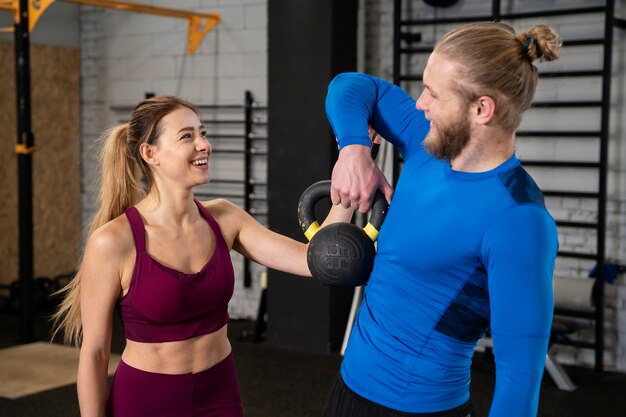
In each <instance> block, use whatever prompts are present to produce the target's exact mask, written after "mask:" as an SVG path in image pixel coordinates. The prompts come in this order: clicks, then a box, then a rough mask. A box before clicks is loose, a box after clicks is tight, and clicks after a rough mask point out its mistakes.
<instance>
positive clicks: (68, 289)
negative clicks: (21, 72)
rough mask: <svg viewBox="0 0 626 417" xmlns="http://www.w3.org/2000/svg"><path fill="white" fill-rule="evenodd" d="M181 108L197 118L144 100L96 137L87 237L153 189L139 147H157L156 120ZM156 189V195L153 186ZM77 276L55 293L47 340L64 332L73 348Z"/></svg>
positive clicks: (157, 100) (175, 101)
mask: <svg viewBox="0 0 626 417" xmlns="http://www.w3.org/2000/svg"><path fill="white" fill-rule="evenodd" d="M181 107H187V108H189V109H191V110H192V111H194V112H195V113H196V114H198V111H197V109H196V107H195V106H194V105H193V104H191V103H189V102H187V101H184V100H182V99H180V98H178V97H173V96H160V97H153V98H149V99H146V100H143V101H141V102H140V103H139V104H137V105H136V106H135V108H134V109H133V111H132V113H131V117H130V121H129V122H128V123H124V124H122V125H119V126H116V127H114V128H111V129H109V130H107V131H105V132H104V134H103V135H102V136H101V137H100V139H99V141H98V143H99V144H102V147H101V150H100V170H101V175H100V184H99V185H100V190H99V193H98V209H97V211H96V214H95V215H94V217H93V219H92V220H91V223H90V225H89V235H90V236H91V234H92V233H93V232H94V231H95V230H97V229H98V228H99V227H101V226H103V225H104V224H106V223H107V222H109V221H111V220H113V219H114V218H116V217H118V216H120V215H121V214H122V213H124V211H125V210H126V209H127V208H128V207H130V206H132V205H134V204H136V203H137V202H138V201H139V200H140V199H141V198H142V197H143V196H144V195H145V189H147V190H151V189H152V188H153V186H154V182H153V176H152V171H151V170H150V167H149V165H148V164H147V163H146V162H145V161H144V160H143V158H142V157H141V155H140V153H139V148H140V146H141V144H143V143H148V144H151V145H156V144H157V143H158V139H159V136H160V135H161V128H160V126H159V122H160V121H161V119H163V117H165V116H166V115H168V114H169V113H171V112H173V111H174V110H177V109H179V108H181ZM142 180H143V181H144V182H145V187H146V188H145V189H144V187H143V186H142ZM155 191H156V192H158V190H156V188H155ZM80 278H81V269H80V267H79V268H78V272H77V273H76V275H75V276H74V277H73V278H72V280H71V281H70V282H69V283H68V284H67V285H66V286H65V287H64V288H62V289H61V290H60V291H59V292H58V293H57V294H60V295H61V296H62V297H63V298H62V301H61V303H60V305H59V308H58V309H57V311H56V312H55V313H54V315H53V316H52V320H53V334H52V337H53V338H54V337H55V336H56V334H57V333H58V332H59V331H63V340H64V341H65V343H68V344H73V345H77V346H78V345H80V343H81V340H82V322H81V316H80Z"/></svg>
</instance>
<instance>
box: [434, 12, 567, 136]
mask: <svg viewBox="0 0 626 417" xmlns="http://www.w3.org/2000/svg"><path fill="white" fill-rule="evenodd" d="M561 45H562V41H561V39H560V38H559V36H558V34H557V33H556V32H555V31H553V30H552V29H551V28H550V27H548V26H546V25H536V26H533V27H532V28H531V29H530V30H528V31H527V32H521V33H516V32H515V30H514V29H513V28H512V27H511V26H510V25H508V24H505V23H500V22H482V23H471V24H468V25H465V26H462V27H460V28H457V29H454V30H452V31H450V32H448V33H447V34H446V35H444V36H443V37H442V38H441V40H440V41H439V42H438V43H437V45H436V46H435V48H434V50H433V52H436V53H438V54H440V55H442V56H446V57H448V58H450V59H452V60H455V61H456V62H458V63H459V64H461V69H460V74H458V75H459V77H458V78H457V80H456V82H455V83H456V87H457V90H458V92H459V93H460V94H461V95H462V96H464V97H465V99H467V100H468V102H471V101H474V100H476V99H477V98H478V97H480V96H482V95H488V96H490V97H491V98H493V99H494V101H495V102H496V113H495V116H494V118H495V120H496V121H497V122H498V123H499V125H500V126H501V127H503V128H504V129H505V130H506V131H507V132H513V131H515V129H517V127H518V126H519V124H520V122H521V120H522V114H523V113H524V111H525V110H526V109H528V107H530V104H531V102H532V100H533V97H534V95H535V90H536V88H537V78H538V74H537V67H536V66H535V65H534V64H533V62H534V61H554V60H556V59H558V58H559V51H560V48H561Z"/></svg>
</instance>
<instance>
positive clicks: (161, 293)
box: [118, 200, 235, 343]
mask: <svg viewBox="0 0 626 417" xmlns="http://www.w3.org/2000/svg"><path fill="white" fill-rule="evenodd" d="M196 204H197V206H198V208H199V210H200V213H201V215H202V217H204V219H205V220H206V221H207V223H209V225H210V226H211V230H212V231H213V235H214V236H215V240H216V245H215V252H214V253H213V256H212V257H211V259H209V261H208V262H207V264H206V265H204V267H203V268H202V269H201V270H200V271H199V272H196V273H194V274H185V273H183V272H180V271H177V270H175V269H172V268H169V267H167V266H165V265H162V264H161V263H159V262H158V261H157V260H155V259H154V258H152V257H151V256H150V254H148V252H146V232H145V228H144V224H143V220H142V218H141V215H140V214H139V211H137V209H136V208H135V207H129V208H128V209H127V210H126V217H127V218H128V221H129V222H130V226H131V229H132V231H133V238H134V239H135V248H136V250H137V257H136V259H135V268H134V270H133V276H132V279H131V282H130V287H129V289H128V292H127V293H126V294H125V295H124V296H123V297H122V298H121V299H120V300H119V301H118V312H119V314H120V317H121V319H122V325H123V329H124V335H125V337H126V338H127V339H128V340H133V341H136V342H146V343H159V342H172V341H176V340H186V339H189V338H192V337H195V336H200V335H203V334H207V333H211V332H214V331H216V330H219V329H220V328H221V327H222V326H224V325H225V324H226V323H228V320H229V319H230V317H229V315H228V302H229V301H230V298H231V297H232V295H233V289H234V285H235V274H234V272H233V264H232V261H231V259H230V253H229V250H228V247H227V246H226V242H225V241H224V237H223V236H222V232H221V231H220V228H219V225H218V224H217V222H216V221H215V219H214V218H213V217H212V216H211V215H210V214H209V212H208V211H207V210H206V209H205V208H204V206H203V205H202V204H201V203H200V202H199V201H197V200H196Z"/></svg>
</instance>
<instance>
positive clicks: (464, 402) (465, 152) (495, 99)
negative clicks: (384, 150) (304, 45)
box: [324, 23, 561, 417]
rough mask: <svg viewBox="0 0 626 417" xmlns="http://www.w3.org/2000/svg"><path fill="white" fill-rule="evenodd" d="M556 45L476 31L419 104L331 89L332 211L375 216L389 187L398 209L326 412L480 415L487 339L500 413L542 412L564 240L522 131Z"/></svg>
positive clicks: (447, 57)
mask: <svg viewBox="0 0 626 417" xmlns="http://www.w3.org/2000/svg"><path fill="white" fill-rule="evenodd" d="M560 45H561V43H560V40H559V39H558V36H557V35H556V33H554V32H553V31H552V30H551V29H550V28H548V27H546V26H543V25H539V26H535V27H533V28H532V29H530V30H529V31H528V32H526V33H519V34H516V33H515V31H514V30H513V29H512V28H511V27H510V26H508V25H506V24H503V23H476V24H470V25H466V26H463V27H461V28H458V29H455V30H453V31H451V32H449V33H448V34H446V35H445V36H444V37H443V38H442V39H441V40H440V41H439V42H438V43H437V45H436V46H435V48H434V50H433V53H432V54H431V56H430V57H429V60H428V63H427V65H426V68H425V70H424V74H423V82H424V89H423V92H422V94H421V95H420V97H419V98H418V100H417V102H416V101H415V100H413V99H412V98H411V97H409V96H408V95H407V94H406V93H405V92H404V91H402V90H401V89H400V88H399V87H397V86H394V85H393V84H390V83H388V82H385V81H383V80H380V79H377V78H374V77H370V76H368V75H364V74H357V73H349V74H341V75H339V76H338V77H336V78H335V79H334V80H333V82H332V83H331V84H330V86H329V91H328V96H327V101H326V109H327V114H328V117H329V120H330V122H331V125H332V127H333V130H334V132H335V136H336V137H337V141H338V143H339V146H340V149H341V150H340V153H339V158H338V161H337V163H336V165H335V168H334V170H333V176H332V190H331V194H332V195H331V198H332V200H333V203H334V204H341V205H343V206H344V207H352V208H353V209H359V210H360V211H363V212H364V211H366V210H367V209H368V208H369V206H370V204H371V200H372V196H373V194H374V192H375V190H376V189H377V188H380V189H381V190H382V192H383V193H384V194H385V196H386V197H387V199H388V200H390V201H391V205H390V209H389V212H388V214H387V217H386V220H385V223H384V224H383V227H382V229H381V231H380V235H379V239H378V253H377V255H376V259H375V262H374V269H373V271H372V274H371V277H370V280H369V282H368V284H367V286H366V287H365V290H364V298H363V301H362V304H361V307H360V309H359V312H358V315H357V318H356V321H355V324H354V328H353V330H352V332H351V336H350V340H349V343H348V347H347V350H346V353H345V358H344V360H343V363H342V366H341V371H340V374H339V375H338V376H337V378H336V380H335V383H334V385H333V387H331V391H330V393H329V397H328V401H327V404H326V408H325V411H324V416H325V417H339V416H340V417H351V416H359V417H362V416H380V417H391V416H405V417H406V416H438V417H444V416H445V417H451V416H462V417H466V416H472V417H474V416H476V414H475V411H474V410H473V407H472V405H471V402H470V398H469V383H470V365H471V358H472V356H473V352H474V348H475V346H476V342H477V341H478V339H480V338H481V337H482V335H483V334H484V332H485V331H486V330H490V333H491V335H492V338H493V347H494V354H495V360H496V388H495V393H494V396H493V400H492V404H491V408H490V412H489V415H490V416H492V417H495V416H505V417H526V416H535V415H536V413H537V407H538V397H539V386H540V382H541V376H542V373H543V367H544V362H545V355H546V351H547V347H548V338H549V335H550V326H551V321H552V311H553V296H552V271H553V267H554V260H555V257H556V252H557V246H558V242H557V232H556V226H555V223H554V220H553V219H552V218H551V216H550V215H549V213H548V212H547V210H546V208H545V206H544V201H543V195H542V193H541V191H540V190H539V188H538V187H537V185H536V184H535V182H534V181H533V180H532V178H531V177H530V176H529V175H528V173H527V172H526V171H525V170H524V169H523V168H522V167H521V166H520V162H519V160H518V159H517V158H516V156H515V130H516V128H517V127H518V126H519V124H520V121H521V116H522V113H523V112H524V110H526V109H527V108H528V107H529V106H530V103H531V101H532V98H533V95H534V92H535V88H536V83H537V70H536V68H535V66H534V65H533V63H532V62H533V61H534V60H536V59H540V60H547V61H551V60H554V59H557V58H558V52H559V48H560ZM370 125H371V127H372V128H373V129H374V130H376V131H377V132H378V133H380V134H381V136H382V137H383V138H385V139H386V140H388V141H390V142H391V143H393V144H394V145H395V146H396V148H397V149H399V151H400V152H401V153H402V155H403V158H404V166H403V169H402V173H401V176H400V178H399V181H398V184H397V188H396V190H395V191H394V190H392V188H391V186H390V185H389V183H388V182H387V180H386V179H385V178H384V176H383V174H382V173H381V172H380V170H379V169H378V168H377V167H376V165H375V164H374V162H373V161H372V159H371V157H370V155H369V146H370V142H369V137H368V126H370ZM392 195H393V200H392V199H391V197H392Z"/></svg>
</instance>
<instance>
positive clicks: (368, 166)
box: [330, 145, 393, 213]
mask: <svg viewBox="0 0 626 417" xmlns="http://www.w3.org/2000/svg"><path fill="white" fill-rule="evenodd" d="M331 182H332V185H331V188H330V198H331V200H332V202H333V204H341V205H342V206H343V207H345V208H353V209H355V210H359V211H360V212H361V213H367V211H368V210H369V209H370V207H371V205H372V201H373V200H374V194H375V193H376V190H377V189H380V190H381V191H382V193H383V194H384V195H385V198H386V199H387V202H388V203H391V197H392V195H393V188H391V185H390V184H389V182H387V179H386V178H385V176H384V175H383V173H382V172H381V171H380V169H379V168H378V166H377V165H376V163H375V162H374V160H373V159H372V157H371V154H370V148H368V147H367V146H363V145H348V146H346V147H345V148H343V149H342V150H341V151H340V152H339V158H338V159H337V162H336V163H335V167H334V168H333V173H332V178H331Z"/></svg>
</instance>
